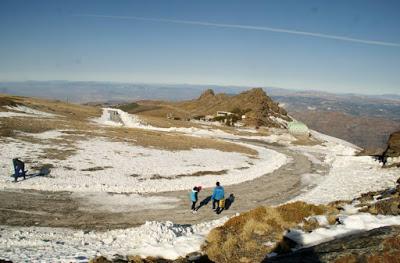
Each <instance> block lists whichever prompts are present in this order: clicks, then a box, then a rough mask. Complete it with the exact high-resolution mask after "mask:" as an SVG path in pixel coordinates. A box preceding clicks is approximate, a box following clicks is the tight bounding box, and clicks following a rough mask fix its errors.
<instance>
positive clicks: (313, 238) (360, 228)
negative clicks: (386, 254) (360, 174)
mask: <svg viewBox="0 0 400 263" xmlns="http://www.w3.org/2000/svg"><path fill="white" fill-rule="evenodd" d="M339 221H340V223H341V224H339V225H333V226H329V227H323V228H318V229H315V230H313V231H312V232H310V233H306V232H304V231H302V230H291V231H290V232H288V233H287V234H286V236H287V237H288V238H290V239H292V240H294V241H296V242H297V243H298V244H300V246H302V247H309V246H314V245H317V244H320V243H323V242H327V241H330V240H333V239H335V238H339V237H343V236H346V235H350V234H354V233H356V232H364V231H368V230H371V229H374V228H379V227H384V226H390V225H400V216H383V215H376V216H375V215H371V214H367V213H360V214H355V215H343V216H340V217H339Z"/></svg>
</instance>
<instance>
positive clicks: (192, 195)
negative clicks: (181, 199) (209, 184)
mask: <svg viewBox="0 0 400 263" xmlns="http://www.w3.org/2000/svg"><path fill="white" fill-rule="evenodd" d="M198 194H199V188H198V187H197V186H195V187H193V190H192V192H190V200H191V201H192V212H193V213H196V203H197V200H198V199H199V197H198Z"/></svg>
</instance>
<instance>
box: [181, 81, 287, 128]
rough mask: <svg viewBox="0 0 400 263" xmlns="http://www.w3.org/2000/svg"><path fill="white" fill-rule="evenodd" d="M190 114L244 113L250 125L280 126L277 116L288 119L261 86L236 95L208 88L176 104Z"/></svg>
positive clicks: (284, 112) (285, 113) (246, 121)
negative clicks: (219, 92) (198, 94)
mask: <svg viewBox="0 0 400 263" xmlns="http://www.w3.org/2000/svg"><path fill="white" fill-rule="evenodd" d="M176 105H177V106H178V107H180V108H181V109H183V110H185V111H187V112H190V113H191V114H197V115H207V114H215V113H216V112H217V111H228V112H234V113H237V114H239V115H246V119H245V120H244V122H245V123H246V124H247V125H252V126H268V127H282V123H281V122H279V120H277V118H280V119H283V120H286V121H288V120H290V118H289V117H288V116H287V112H286V110H285V109H283V108H281V107H280V106H279V104H278V103H276V102H274V101H273V100H272V99H271V98H270V97H269V96H267V94H266V93H265V91H264V90H263V89H261V88H255V89H251V90H248V91H244V92H242V93H240V94H238V95H234V96H232V95H227V94H223V93H221V94H215V93H214V91H213V90H211V89H208V90H206V91H205V92H203V94H201V96H200V97H199V98H197V99H195V100H190V101H185V102H181V103H177V104H176Z"/></svg>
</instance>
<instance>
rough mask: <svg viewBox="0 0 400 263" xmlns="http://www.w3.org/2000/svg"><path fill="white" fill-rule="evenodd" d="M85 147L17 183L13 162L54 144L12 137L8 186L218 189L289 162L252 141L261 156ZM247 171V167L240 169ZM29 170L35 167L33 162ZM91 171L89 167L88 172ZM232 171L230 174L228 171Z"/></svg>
mask: <svg viewBox="0 0 400 263" xmlns="http://www.w3.org/2000/svg"><path fill="white" fill-rule="evenodd" d="M77 146H78V148H79V150H78V151H77V153H76V154H75V155H73V156H70V157H69V158H68V159H67V160H51V159H44V160H40V161H41V162H43V163H51V164H53V165H54V166H55V168H52V169H51V174H50V175H51V178H48V177H36V178H35V179H34V180H26V181H20V183H18V184H15V183H12V178H10V177H9V175H10V174H12V165H11V160H12V158H14V157H15V156H19V157H21V159H22V160H24V158H29V159H31V160H35V159H36V160H39V159H38V156H39V155H41V154H45V149H46V148H47V147H48V146H44V145H40V144H33V143H28V142H22V141H17V140H11V141H10V142H9V143H7V144H4V145H3V148H4V151H2V152H1V153H0V159H1V160H3V161H4V164H6V163H9V165H3V166H2V167H0V173H1V174H2V176H1V178H0V182H1V183H2V184H1V187H2V188H22V189H36V190H50V191H72V192H77V191H78V192H115V193H150V192H152V193H154V192H161V191H175V190H186V189H191V188H192V187H193V185H202V186H203V187H212V186H214V184H215V181H216V180H219V181H220V182H221V183H222V184H224V185H230V184H236V183H241V182H244V181H247V180H252V179H254V178H256V177H259V176H262V175H264V174H266V173H270V172H272V171H274V170H275V169H277V168H279V167H280V166H281V165H283V164H285V163H286V162H287V158H286V156H285V155H283V154H280V153H277V152H275V151H271V150H268V149H265V148H263V147H257V146H252V145H247V144H246V145H245V146H247V147H250V148H253V149H255V150H257V151H258V156H257V157H252V156H247V155H244V154H241V153H235V152H222V151H218V150H212V149H192V150H188V151H167V150H160V149H153V148H144V147H140V146H135V145H129V144H127V143H122V142H110V141H106V140H105V139H102V138H97V139H91V140H87V141H79V143H78V144H77ZM243 167H246V168H247V169H245V170H241V169H240V168H243ZM27 168H28V169H29V166H27ZM85 170H86V171H85ZM204 171H211V172H221V171H222V173H224V174H221V175H202V176H190V175H191V174H194V173H196V172H204ZM225 171H226V173H225Z"/></svg>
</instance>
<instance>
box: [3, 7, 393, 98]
mask: <svg viewBox="0 0 400 263" xmlns="http://www.w3.org/2000/svg"><path fill="white" fill-rule="evenodd" d="M399 14H400V1H398V0H376V1H369V0H360V1H352V0H343V1H342V0H335V1H323V0H317V1H312V0H308V1H307V0H305V1H300V0H298V1H297V0H291V1H285V0H275V1H244V0H243V1H204V0H201V1H200V0H199V1H187V0H182V1H166V0H160V1H150V0H146V1H145V0H143V1H111V0H110V1H57V0H49V1H39V0H37V1H19V0H10V1H5V0H1V1H0V80H1V81H15V80H16V81H19V80H95V81H118V82H150V83H193V84H197V83H198V84H223V85H245V86H274V87H281V88H292V89H317V90H323V91H330V92H356V93H365V94H367V93H373V94H381V93H396V94H400V15H399ZM135 17H141V18H146V19H147V18H149V20H146V19H137V18H135ZM152 19H153V20H152ZM160 19H161V20H160ZM164 19H165V20H164ZM171 20H180V21H171ZM188 21H189V22H188ZM190 21H199V22H201V23H197V22H196V23H191V22H190ZM204 22H206V23H211V24H205V23H204ZM231 25H235V26H231ZM246 26H249V27H246ZM271 28H272V31H271ZM275 29H278V31H279V30H280V29H287V30H290V32H276V31H275V32H274V30H275ZM299 31H302V32H306V33H299ZM310 32H311V33H319V34H324V35H326V36H323V37H321V36H315V35H307V34H308V33H310ZM337 36H338V37H339V38H341V37H347V38H352V39H356V40H352V39H350V40H349V39H336V37H337ZM330 37H333V38H330ZM370 41H377V42H378V43H376V42H370Z"/></svg>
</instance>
